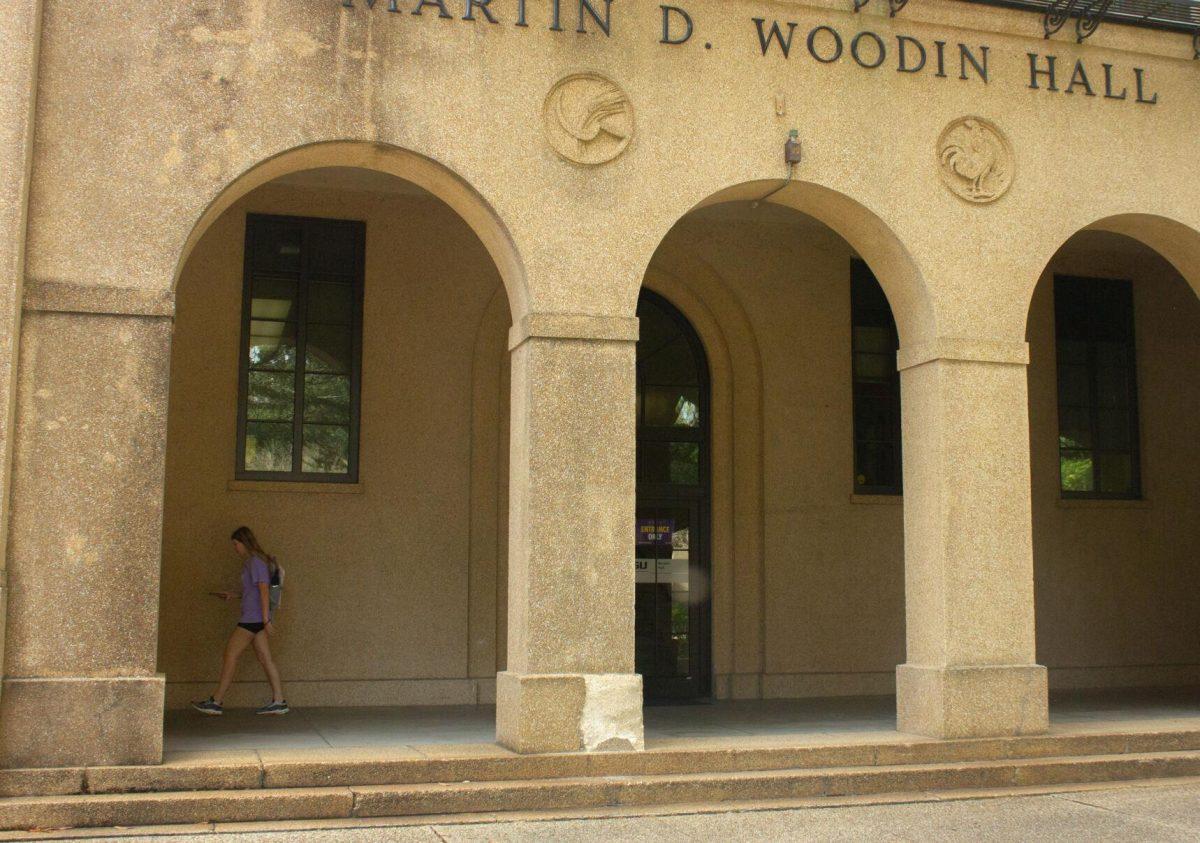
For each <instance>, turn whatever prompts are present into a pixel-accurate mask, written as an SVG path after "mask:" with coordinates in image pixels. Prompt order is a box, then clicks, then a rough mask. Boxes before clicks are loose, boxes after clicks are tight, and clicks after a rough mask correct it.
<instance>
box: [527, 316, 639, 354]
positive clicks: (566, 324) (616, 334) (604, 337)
mask: <svg viewBox="0 0 1200 843" xmlns="http://www.w3.org/2000/svg"><path fill="white" fill-rule="evenodd" d="M638 333H639V329H638V320H637V317H635V316H590V315H588V314H586V313H530V314H528V315H527V316H525V317H523V318H522V319H521V320H520V321H519V322H518V323H517V324H516V325H513V327H512V328H511V329H510V330H509V332H508V349H509V351H512V350H513V349H515V348H517V347H518V346H520V345H521V344H522V343H524V342H525V341H526V340H529V339H533V338H538V339H559V340H592V341H600V342H637V340H638Z"/></svg>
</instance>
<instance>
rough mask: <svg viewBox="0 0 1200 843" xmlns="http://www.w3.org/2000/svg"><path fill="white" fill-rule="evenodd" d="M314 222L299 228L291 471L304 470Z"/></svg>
mask: <svg viewBox="0 0 1200 843" xmlns="http://www.w3.org/2000/svg"><path fill="white" fill-rule="evenodd" d="M311 225H312V224H311V223H305V224H304V225H303V226H301V228H300V283H299V284H297V289H296V381H295V394H294V400H293V405H292V406H293V410H292V412H293V415H292V474H293V476H294V477H296V478H299V477H300V476H302V474H303V472H304V374H305V367H306V365H307V362H308V292H309V283H310V280H311V272H310V264H311V262H312V253H311V250H310V249H309V248H308V242H309V240H310V239H312V238H310V237H308V236H307V235H308V234H309V229H310V227H311Z"/></svg>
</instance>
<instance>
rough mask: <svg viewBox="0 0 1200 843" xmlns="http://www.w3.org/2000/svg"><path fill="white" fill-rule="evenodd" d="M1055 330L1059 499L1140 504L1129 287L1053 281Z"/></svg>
mask: <svg viewBox="0 0 1200 843" xmlns="http://www.w3.org/2000/svg"><path fill="white" fill-rule="evenodd" d="M1054 324H1055V336H1056V340H1057V349H1058V454H1059V460H1058V462H1059V477H1060V481H1061V488H1062V494H1063V497H1073V498H1136V497H1139V496H1140V494H1141V478H1140V467H1139V465H1138V414H1137V363H1136V359H1135V356H1134V345H1133V286H1132V284H1130V283H1129V282H1128V281H1114V280H1111V279H1105V278H1071V277H1064V276H1055V278H1054Z"/></svg>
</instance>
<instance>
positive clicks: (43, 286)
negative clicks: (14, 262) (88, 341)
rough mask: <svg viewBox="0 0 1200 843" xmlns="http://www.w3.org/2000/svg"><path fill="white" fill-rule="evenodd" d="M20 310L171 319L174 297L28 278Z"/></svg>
mask: <svg viewBox="0 0 1200 843" xmlns="http://www.w3.org/2000/svg"><path fill="white" fill-rule="evenodd" d="M23 306H24V309H25V310H35V311H43V312H47V313H92V314H97V315H105V316H156V317H172V316H174V315H175V293H174V292H173V291H171V290H148V289H144V288H141V287H110V286H106V285H101V284H76V283H74V282H72V281H38V280H34V279H32V278H30V279H27V280H26V282H25V298H24V302H23Z"/></svg>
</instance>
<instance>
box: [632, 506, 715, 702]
mask: <svg viewBox="0 0 1200 843" xmlns="http://www.w3.org/2000/svg"><path fill="white" fill-rule="evenodd" d="M700 521H701V517H700V506H699V502H698V501H694V502H692V503H690V504H689V503H686V502H684V503H679V502H676V503H670V502H665V501H664V502H662V503H651V502H647V501H639V502H638V508H637V554H636V559H637V561H636V566H637V585H636V597H637V603H636V609H635V614H634V617H635V629H636V635H635V657H636V663H637V670H638V673H640V674H642V681H643V682H644V684H645V692H646V697H647V698H648V699H651V700H684V699H690V698H695V697H701V696H706V695H707V694H708V683H707V681H706V677H707V663H708V658H707V652H706V642H707V612H708V596H707V588H706V587H705V585H706V584H705V579H706V577H705V576H704V572H703V570H702V565H701V564H700V563H701V560H702V558H703V554H702V552H701V549H702V547H703V544H704V537H703V536H702V535H701V532H702V531H701V530H700Z"/></svg>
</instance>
